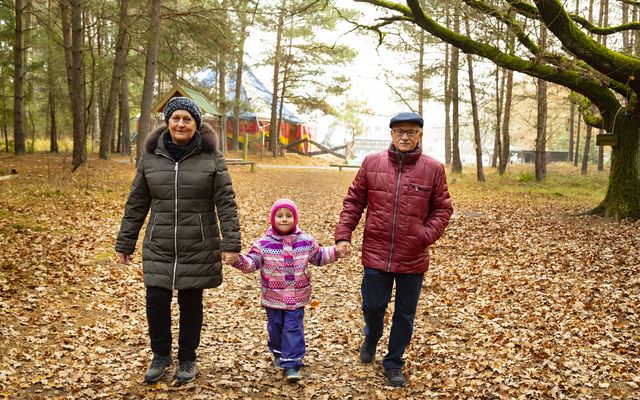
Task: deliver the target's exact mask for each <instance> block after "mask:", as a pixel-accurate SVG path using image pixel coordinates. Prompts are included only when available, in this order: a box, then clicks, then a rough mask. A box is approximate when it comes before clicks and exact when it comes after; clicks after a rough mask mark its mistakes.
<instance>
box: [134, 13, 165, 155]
mask: <svg viewBox="0 0 640 400" xmlns="http://www.w3.org/2000/svg"><path fill="white" fill-rule="evenodd" d="M161 5H162V0H152V1H151V7H150V8H151V10H150V14H149V17H150V18H149V30H148V32H147V46H146V49H147V58H146V62H145V70H144V84H143V86H142V105H141V106H140V124H139V127H138V136H137V141H136V164H137V163H138V161H139V160H140V156H141V155H142V145H143V143H144V139H145V138H146V136H147V132H149V130H150V129H151V108H152V107H153V83H154V82H155V79H156V64H157V62H158V42H159V39H160V6H161Z"/></svg>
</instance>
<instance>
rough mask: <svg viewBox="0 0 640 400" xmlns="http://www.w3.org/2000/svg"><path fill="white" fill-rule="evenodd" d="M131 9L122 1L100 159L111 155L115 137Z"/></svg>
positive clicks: (126, 2)
mask: <svg viewBox="0 0 640 400" xmlns="http://www.w3.org/2000/svg"><path fill="white" fill-rule="evenodd" d="M128 8H129V1H128V0H120V12H119V16H118V35H117V37H116V54H115V59H114V62H113V72H112V74H111V87H110V88H109V97H108V99H107V102H106V112H105V113H104V118H102V120H101V122H102V126H101V127H100V158H102V159H104V160H107V159H109V157H110V153H111V139H112V138H113V137H114V135H115V125H116V111H117V109H118V92H119V91H120V86H121V85H120V80H121V79H122V70H123V68H124V64H125V62H126V58H127V53H128V46H126V44H127V35H128V32H127V31H128V28H127V18H128V17H127V14H128Z"/></svg>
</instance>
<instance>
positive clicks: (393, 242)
mask: <svg viewBox="0 0 640 400" xmlns="http://www.w3.org/2000/svg"><path fill="white" fill-rule="evenodd" d="M402 161H403V160H400V169H399V171H398V181H397V182H396V194H395V198H394V201H393V220H392V223H391V249H390V250H389V260H388V261H387V272H391V260H392V259H393V248H394V247H395V245H396V219H397V217H398V215H397V213H398V197H399V195H400V179H401V178H402Z"/></svg>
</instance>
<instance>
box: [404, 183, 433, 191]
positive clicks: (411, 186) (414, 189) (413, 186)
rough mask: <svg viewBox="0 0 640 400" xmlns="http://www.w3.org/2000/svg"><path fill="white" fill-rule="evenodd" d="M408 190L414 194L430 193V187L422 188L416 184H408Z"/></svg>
mask: <svg viewBox="0 0 640 400" xmlns="http://www.w3.org/2000/svg"><path fill="white" fill-rule="evenodd" d="M409 189H410V190H412V191H414V192H425V193H426V192H430V191H431V186H423V185H418V184H417V183H410V184H409Z"/></svg>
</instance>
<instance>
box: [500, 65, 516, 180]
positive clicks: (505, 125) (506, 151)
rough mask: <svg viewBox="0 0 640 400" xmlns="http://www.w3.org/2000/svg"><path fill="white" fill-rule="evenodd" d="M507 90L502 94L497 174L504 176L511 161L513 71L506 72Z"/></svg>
mask: <svg viewBox="0 0 640 400" xmlns="http://www.w3.org/2000/svg"><path fill="white" fill-rule="evenodd" d="M506 87H507V90H506V92H505V94H504V118H503V119H502V153H501V157H500V165H499V166H498V173H499V174H500V176H502V175H504V173H505V171H506V170H507V164H508V163H509V160H510V159H511V133H510V132H509V124H510V123H511V103H512V102H513V71H512V70H507V83H506Z"/></svg>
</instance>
